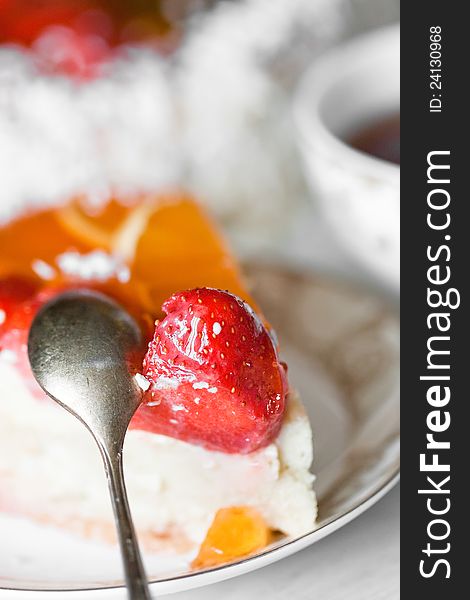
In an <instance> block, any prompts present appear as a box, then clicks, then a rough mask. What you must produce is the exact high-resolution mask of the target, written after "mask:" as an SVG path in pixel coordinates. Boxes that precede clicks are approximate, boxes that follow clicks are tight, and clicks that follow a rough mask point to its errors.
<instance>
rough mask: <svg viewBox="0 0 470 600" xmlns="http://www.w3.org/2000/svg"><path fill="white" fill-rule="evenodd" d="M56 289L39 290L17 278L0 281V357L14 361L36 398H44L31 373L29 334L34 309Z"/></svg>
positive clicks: (52, 295) (49, 297) (39, 306)
mask: <svg viewBox="0 0 470 600" xmlns="http://www.w3.org/2000/svg"><path fill="white" fill-rule="evenodd" d="M59 291H60V289H59V288H58V287H56V286H54V287H45V288H42V289H40V290H39V291H38V286H37V285H34V284H33V283H31V282H29V281H27V280H25V279H20V278H17V277H9V278H6V279H2V280H0V316H1V317H2V319H1V320H2V321H3V322H2V324H0V360H6V361H8V362H11V363H12V364H14V365H15V367H16V368H17V369H18V370H19V371H20V372H21V373H22V375H23V376H24V380H25V382H26V383H27V384H28V386H29V388H30V390H31V392H32V393H33V394H34V395H36V396H38V397H44V392H43V391H42V390H41V388H40V387H39V385H38V384H37V382H36V380H35V379H34V377H33V374H32V373H31V368H30V365H29V359H28V352H27V344H28V333H29V328H30V327H31V323H32V321H33V318H34V316H35V315H36V313H37V311H38V310H39V309H40V308H41V306H43V304H45V303H46V302H48V301H49V300H50V299H51V298H52V297H54V296H55V295H56V294H57V293H58V292H59Z"/></svg>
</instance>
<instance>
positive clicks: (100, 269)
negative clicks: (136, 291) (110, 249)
mask: <svg viewBox="0 0 470 600" xmlns="http://www.w3.org/2000/svg"><path fill="white" fill-rule="evenodd" d="M56 262H57V265H58V266H59V268H60V270H61V271H62V273H64V274H65V275H67V276H69V277H74V278H78V279H83V280H85V281H93V280H95V281H107V280H108V279H111V278H113V277H116V279H118V281H120V282H121V283H126V282H127V281H129V279H130V271H129V267H128V266H127V265H125V264H123V263H122V261H121V260H119V259H118V258H117V257H115V256H113V255H111V254H108V253H107V252H105V251H104V250H93V251H92V252H89V253H88V254H80V252H76V251H75V250H73V251H70V252H64V253H63V254H60V255H59V256H58V257H57V259H56Z"/></svg>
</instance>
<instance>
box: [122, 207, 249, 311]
mask: <svg viewBox="0 0 470 600" xmlns="http://www.w3.org/2000/svg"><path fill="white" fill-rule="evenodd" d="M131 271H132V277H133V278H135V279H137V280H139V281H141V282H145V285H146V286H147V290H148V294H149V301H150V303H151V305H152V307H153V310H154V311H156V312H157V313H158V312H159V311H160V307H161V305H162V303H163V302H164V301H165V300H166V299H167V298H168V297H169V296H171V294H173V293H175V292H179V291H182V290H186V289H190V288H195V287H214V288H220V289H223V290H229V291H230V292H232V293H233V294H236V295H238V296H240V297H242V298H243V299H245V300H247V301H248V302H249V303H250V304H251V305H252V306H253V301H252V300H251V298H250V297H249V295H248V293H247V290H246V288H245V286H244V284H243V278H242V276H241V273H240V271H239V269H238V266H237V264H236V262H235V260H234V258H233V257H232V255H231V253H230V252H229V250H228V248H227V247H226V246H225V244H224V242H223V240H222V238H221V236H220V235H219V233H218V231H217V228H216V226H215V225H214V224H213V223H212V222H211V220H210V219H209V218H208V216H207V215H206V214H205V213H204V211H203V210H202V208H201V207H200V206H199V205H198V204H196V203H195V202H194V201H193V200H191V199H190V198H189V197H186V196H167V197H165V198H163V199H161V200H160V204H159V205H158V206H157V207H156V208H155V210H154V212H153V213H152V214H151V215H150V217H149V219H148V222H147V227H146V229H145V230H144V231H143V232H142V235H141V236H140V238H139V240H138V242H137V246H136V248H135V255H134V260H133V262H132V264H131ZM254 308H256V307H254Z"/></svg>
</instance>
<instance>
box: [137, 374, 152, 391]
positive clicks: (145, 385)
mask: <svg viewBox="0 0 470 600" xmlns="http://www.w3.org/2000/svg"><path fill="white" fill-rule="evenodd" d="M134 379H135V380H136V382H137V385H138V386H139V387H140V389H141V390H142V391H143V392H146V391H147V390H148V389H149V387H150V381H149V380H148V379H147V378H146V377H144V376H143V375H141V374H140V373H136V374H135V375H134Z"/></svg>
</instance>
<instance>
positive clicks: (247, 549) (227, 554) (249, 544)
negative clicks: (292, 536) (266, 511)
mask: <svg viewBox="0 0 470 600" xmlns="http://www.w3.org/2000/svg"><path fill="white" fill-rule="evenodd" d="M271 541H272V533H271V530H270V529H269V527H268V526H267V525H266V523H265V521H264V519H263V517H262V516H261V515H260V514H259V513H258V511H256V510H255V509H254V508H251V507H249V506H234V507H230V508H222V509H220V510H218V511H217V513H216V515H215V517H214V520H213V522H212V525H211V526H210V528H209V531H208V532H207V535H206V538H205V540H204V541H203V542H202V544H201V547H200V549H199V553H198V555H197V556H196V558H195V559H194V560H193V562H192V567H194V568H198V569H201V568H205V567H213V566H215V565H219V564H222V563H225V562H230V561H233V560H236V559H238V558H242V557H243V556H248V555H250V554H253V553H254V552H257V551H258V550H261V549H262V548H265V547H266V546H267V545H268V544H269V543H270V542H271Z"/></svg>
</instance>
